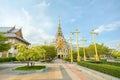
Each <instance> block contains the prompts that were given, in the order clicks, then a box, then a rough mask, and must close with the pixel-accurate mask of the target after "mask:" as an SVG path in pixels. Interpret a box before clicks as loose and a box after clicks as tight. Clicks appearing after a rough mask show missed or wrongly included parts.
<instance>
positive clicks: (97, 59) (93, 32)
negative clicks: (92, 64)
mask: <svg viewBox="0 0 120 80" xmlns="http://www.w3.org/2000/svg"><path fill="white" fill-rule="evenodd" d="M91 34H92V37H93V43H94V46H95V60H96V61H99V56H98V53H97V46H96V40H95V36H94V35H98V32H95V31H94V29H92V31H91Z"/></svg>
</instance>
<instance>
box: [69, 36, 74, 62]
mask: <svg viewBox="0 0 120 80" xmlns="http://www.w3.org/2000/svg"><path fill="white" fill-rule="evenodd" d="M69 41H70V59H71V63H73V53H72V37H70V39H69Z"/></svg>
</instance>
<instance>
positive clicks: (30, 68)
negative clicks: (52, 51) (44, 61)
mask: <svg viewBox="0 0 120 80" xmlns="http://www.w3.org/2000/svg"><path fill="white" fill-rule="evenodd" d="M44 68H46V66H30V67H28V66H22V67H17V68H16V69H15V70H41V69H44Z"/></svg>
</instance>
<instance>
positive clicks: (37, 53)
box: [16, 44, 46, 65]
mask: <svg viewBox="0 0 120 80" xmlns="http://www.w3.org/2000/svg"><path fill="white" fill-rule="evenodd" d="M16 46H17V49H18V55H17V57H16V58H17V59H18V60H20V61H22V60H24V61H28V65H29V62H30V61H35V60H39V59H41V58H42V56H43V55H42V54H44V53H45V52H46V51H45V50H44V49H43V48H42V47H40V46H33V47H28V46H26V45H24V44H17V45H16Z"/></svg>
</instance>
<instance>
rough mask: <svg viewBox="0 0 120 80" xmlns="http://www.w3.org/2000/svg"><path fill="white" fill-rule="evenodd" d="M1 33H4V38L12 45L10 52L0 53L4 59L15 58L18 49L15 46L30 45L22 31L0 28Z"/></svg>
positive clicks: (13, 28)
mask: <svg viewBox="0 0 120 80" xmlns="http://www.w3.org/2000/svg"><path fill="white" fill-rule="evenodd" d="M0 33H3V34H4V36H6V37H7V38H8V41H9V42H10V43H11V44H12V45H11V48H10V49H9V50H8V51H4V52H0V56H2V57H13V56H15V54H16V52H17V49H16V47H15V46H14V44H18V43H21V44H25V45H29V44H30V43H29V42H28V41H26V40H25V39H24V38H23V34H22V29H21V28H20V29H17V28H15V26H14V27H0Z"/></svg>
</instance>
